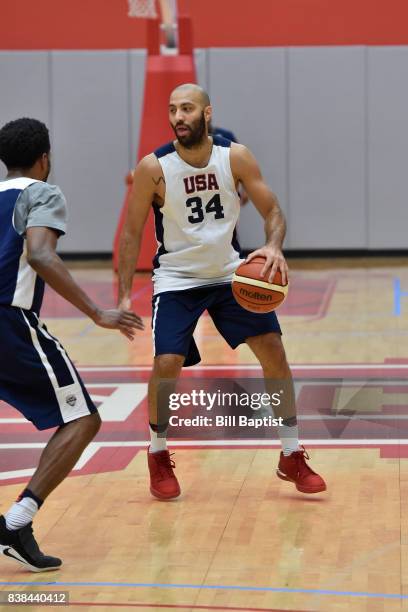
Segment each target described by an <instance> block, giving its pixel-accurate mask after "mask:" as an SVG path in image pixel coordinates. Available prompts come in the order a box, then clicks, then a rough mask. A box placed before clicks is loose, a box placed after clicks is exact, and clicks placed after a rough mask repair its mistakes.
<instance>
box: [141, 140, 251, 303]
mask: <svg viewBox="0 0 408 612" xmlns="http://www.w3.org/2000/svg"><path fill="white" fill-rule="evenodd" d="M230 147H231V142H230V141H229V140H226V139H225V138H222V137H220V136H214V138H213V147H212V152H211V157H210V159H209V162H208V164H207V166H205V168H196V167H194V166H190V165H189V164H188V163H187V162H185V161H184V160H183V159H181V157H180V156H179V155H178V153H177V151H176V148H175V146H174V144H173V143H169V144H167V145H164V146H163V147H161V148H160V149H157V150H156V151H155V155H156V157H157V159H158V161H159V163H160V165H161V167H162V171H163V176H164V179H165V181H166V195H165V200H164V204H163V206H161V207H160V206H159V205H158V204H157V203H153V209H154V216H155V227H156V239H157V243H158V250H157V253H156V256H155V258H154V260H153V266H154V273H153V282H154V294H155V295H157V294H158V293H163V292H164V291H180V290H183V289H191V288H194V287H202V286H205V285H214V284H221V283H229V282H231V279H232V275H233V273H234V272H235V270H236V268H237V266H238V265H239V263H240V260H241V258H240V248H239V244H238V241H237V238H236V229H235V227H236V224H237V221H238V217H239V210H240V200H239V196H238V193H237V190H236V186H235V181H234V177H233V175H232V171H231V165H230Z"/></svg>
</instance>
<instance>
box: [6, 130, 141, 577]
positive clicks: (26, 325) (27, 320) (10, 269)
mask: <svg viewBox="0 0 408 612" xmlns="http://www.w3.org/2000/svg"><path fill="white" fill-rule="evenodd" d="M0 159H1V161H2V162H3V163H4V164H5V165H6V167H7V170H8V174H7V177H6V179H5V180H4V181H0V343H1V350H0V399H2V400H5V401H6V402H8V403H9V404H11V405H12V406H14V407H15V408H17V410H19V411H20V412H21V413H22V414H23V415H24V416H25V418H26V419H28V420H29V421H31V422H32V423H33V424H34V425H35V426H36V427H37V429H41V430H42V429H49V428H51V427H53V428H54V427H56V428H57V430H56V431H55V432H54V434H53V435H52V437H51V439H50V440H49V442H48V444H47V446H46V447H45V449H44V451H43V453H42V455H41V458H40V462H39V465H38V468H37V470H36V471H35V473H34V475H33V477H32V478H31V480H30V482H29V483H28V485H27V487H26V488H25V489H24V491H23V492H22V493H21V495H20V497H19V498H18V500H17V501H16V502H15V503H14V504H13V505H12V506H11V508H10V509H9V510H8V512H6V514H5V515H4V516H0V552H2V553H3V555H5V556H6V557H8V558H10V559H13V560H15V561H17V562H19V563H21V564H22V565H23V566H24V567H25V568H26V569H29V570H31V571H34V572H39V571H45V570H53V569H58V568H59V567H60V565H61V563H62V561H61V560H60V559H57V558H55V557H50V556H47V555H44V554H43V553H42V552H41V551H40V549H39V547H38V544H37V542H36V540H35V538H34V535H33V529H32V521H33V518H34V516H35V514H36V513H37V511H38V510H39V508H40V507H41V506H42V504H43V502H44V500H45V499H46V498H47V497H48V495H49V494H50V493H51V491H53V490H54V489H55V488H56V487H57V485H58V484H59V483H60V482H61V481H62V480H63V479H64V478H65V477H66V476H67V475H68V474H69V472H70V471H71V470H72V468H73V467H74V465H75V463H76V462H77V460H78V459H79V457H80V456H81V454H82V451H83V450H84V449H85V447H86V446H87V445H88V444H89V442H90V441H91V440H92V439H93V437H94V436H95V435H96V433H97V432H98V430H99V427H100V424H101V419H100V417H99V414H98V411H97V409H96V407H95V405H94V404H93V402H92V400H91V398H90V397H89V395H88V393H87V391H86V389H85V387H84V385H83V382H82V381H81V379H80V377H79V375H78V373H77V371H76V369H75V367H74V365H73V363H72V362H71V361H70V359H69V357H68V355H67V354H66V352H65V350H64V348H63V347H62V346H61V344H60V343H59V342H58V340H57V339H56V338H54V337H53V336H51V334H50V333H49V332H48V330H47V328H46V326H45V325H44V324H43V323H42V322H41V320H40V319H39V312H40V308H41V302H42V297H43V292H44V281H45V282H46V283H48V284H49V285H50V286H51V287H52V288H53V289H54V290H55V291H56V292H57V293H59V294H60V295H62V296H63V297H64V298H65V299H66V300H68V301H69V302H71V304H73V305H74V306H76V307H77V308H78V309H79V310H81V311H82V312H83V313H84V314H86V315H87V316H88V317H90V318H91V319H92V320H93V321H94V323H96V325H99V326H101V327H105V328H108V329H118V330H120V331H121V332H122V333H123V334H124V335H125V336H126V337H127V338H129V340H132V339H133V337H134V333H135V329H142V327H143V326H142V322H141V319H140V318H139V317H138V316H136V315H135V314H133V313H131V312H123V311H120V310H100V309H99V308H98V307H97V306H96V305H95V304H94V303H93V302H92V300H90V298H89V297H88V296H87V295H86V294H85V293H84V292H83V291H82V289H81V288H80V287H79V286H78V285H77V284H76V282H75V281H74V279H73V278H72V277H71V275H70V273H69V272H68V270H67V269H66V267H65V265H64V264H63V262H62V261H61V259H60V258H59V257H58V255H57V254H56V252H55V249H56V246H57V241H58V237H59V236H61V235H62V234H64V233H65V229H66V202H65V198H64V196H63V194H62V192H61V191H60V189H59V188H58V187H56V186H55V185H48V184H47V182H46V181H47V177H48V174H49V172H50V140H49V135H48V130H47V128H46V126H45V125H44V124H43V123H41V122H40V121H37V120H35V119H27V118H23V119H17V120H16V121H11V122H10V123H7V124H6V125H5V126H4V127H3V128H2V129H1V130H0Z"/></svg>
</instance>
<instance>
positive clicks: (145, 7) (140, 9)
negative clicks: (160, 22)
mask: <svg viewBox="0 0 408 612" xmlns="http://www.w3.org/2000/svg"><path fill="white" fill-rule="evenodd" d="M128 3H129V11H128V16H129V17H141V18H144V19H156V18H157V17H158V14H157V11H156V0H128Z"/></svg>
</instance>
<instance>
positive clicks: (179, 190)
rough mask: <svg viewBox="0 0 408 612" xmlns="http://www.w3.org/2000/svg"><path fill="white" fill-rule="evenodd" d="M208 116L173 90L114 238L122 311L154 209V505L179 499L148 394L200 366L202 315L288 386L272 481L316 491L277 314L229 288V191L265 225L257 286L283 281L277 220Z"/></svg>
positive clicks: (281, 228) (203, 102)
mask: <svg viewBox="0 0 408 612" xmlns="http://www.w3.org/2000/svg"><path fill="white" fill-rule="evenodd" d="M211 113H212V109H211V105H210V100H209V97H208V94H207V93H206V92H205V91H204V90H203V89H201V88H200V87H198V86H197V85H191V84H185V85H181V86H180V87H177V88H176V89H175V90H174V91H173V92H172V94H171V96H170V104H169V117H170V123H171V126H172V128H173V130H174V133H175V135H176V140H175V141H174V142H170V143H168V144H166V145H164V146H163V147H161V148H159V149H157V150H156V151H155V152H154V153H152V154H150V155H147V156H146V157H145V158H143V159H142V160H141V161H140V163H139V164H138V166H137V167H136V170H135V172H134V180H133V188H132V192H131V196H130V202H129V210H128V214H127V219H126V222H125V225H124V228H123V231H122V235H121V241H120V254H119V298H120V307H121V308H123V309H129V308H130V293H131V287H132V279H133V274H134V269H135V262H136V261H137V258H138V255H139V250H140V243H141V238H142V232H143V227H144V224H145V222H146V219H147V215H148V213H149V210H150V207H151V206H153V210H154V215H155V224H156V237H157V240H158V243H159V248H158V251H157V254H156V256H155V258H154V274H153V282H154V296H153V318H152V327H153V341H154V350H155V358H154V365H153V372H152V376H151V379H150V382H149V415H150V433H151V444H150V448H149V450H148V465H149V470H150V479H151V489H150V490H151V492H152V494H153V495H155V496H156V497H158V498H161V499H170V498H173V497H177V496H178V495H179V493H180V488H179V484H178V482H177V479H176V477H175V475H174V472H173V467H174V463H173V462H172V460H171V459H170V456H169V452H168V450H167V447H166V438H165V437H164V436H163V434H164V433H165V428H166V424H164V427H163V426H158V424H157V423H158V421H157V399H156V391H157V386H158V383H159V381H160V380H161V379H177V377H178V376H179V374H180V371H181V368H182V367H183V366H189V365H194V364H196V363H198V362H199V361H200V355H199V353H198V350H197V346H196V344H195V342H194V339H193V332H194V329H195V326H196V324H197V321H198V319H199V317H200V316H201V314H202V313H203V312H204V311H205V310H208V313H209V314H210V316H211V317H212V319H213V321H214V323H215V326H216V327H217V329H218V331H219V332H220V333H221V335H222V336H223V337H224V339H225V340H226V341H227V342H228V344H229V345H230V346H231V347H232V348H236V347H237V346H238V345H239V344H241V343H243V342H246V343H247V345H248V346H249V347H250V348H251V349H252V351H253V352H254V354H255V356H256V357H257V358H258V360H259V362H260V364H261V366H262V369H263V372H264V376H265V378H266V379H274V380H281V381H282V380H284V381H287V388H288V389H290V390H291V391H290V393H289V395H290V396H291V400H290V401H286V402H285V404H286V406H285V414H283V415H282V416H284V417H285V418H284V426H283V427H279V428H278V429H279V433H280V437H281V441H282V452H281V456H280V461H279V466H278V470H277V474H278V476H279V477H280V478H283V479H285V480H290V481H292V482H294V483H295V485H296V488H297V489H298V490H299V491H302V492H305V493H317V492H320V491H324V490H325V488H326V485H325V483H324V481H323V479H322V478H321V477H320V476H319V475H318V474H316V473H315V472H313V471H312V470H311V469H310V467H309V466H308V465H307V463H306V461H305V459H307V458H308V456H307V454H306V452H305V450H304V448H300V447H299V442H298V427H297V421H296V407H295V401H294V393H293V384H292V379H291V373H290V370H289V366H288V364H287V361H286V356H285V351H284V348H283V345H282V341H281V330H280V327H279V323H278V320H277V317H276V315H275V313H274V312H272V313H267V314H254V313H250V312H248V311H246V310H245V309H243V308H242V307H241V306H239V305H238V304H237V302H236V301H235V299H234V297H233V295H232V290H231V279H232V275H233V272H234V271H235V269H236V268H237V266H238V265H239V263H240V261H241V260H240V254H239V245H238V243H237V241H236V236H235V226H236V224H237V221H238V216H239V208H240V206H239V197H238V194H237V185H238V184H239V183H242V184H243V186H244V188H245V190H246V192H247V193H248V196H249V198H250V199H251V200H252V202H253V203H254V205H255V206H256V208H257V209H258V211H259V212H260V214H261V215H262V216H263V218H264V220H265V233H266V244H265V246H264V247H262V248H260V249H258V250H256V251H254V252H253V253H251V255H249V257H248V260H250V259H252V258H253V257H255V256H256V255H261V256H264V257H265V258H266V263H265V267H264V271H263V272H264V276H265V279H267V280H269V281H271V280H272V279H273V277H274V275H275V272H276V270H278V269H279V270H280V272H281V274H282V280H283V283H284V284H285V282H286V277H287V274H288V268H287V265H286V261H285V259H284V256H283V254H282V250H281V249H282V243H283V239H284V236H285V230H286V226H285V220H284V217H283V215H282V212H281V209H280V207H279V203H278V200H277V198H276V196H275V195H274V194H273V193H272V192H271V191H270V189H269V188H268V186H267V185H266V184H265V182H264V181H263V179H262V176H261V173H260V170H259V167H258V164H257V162H256V160H255V158H254V156H253V155H252V154H251V153H250V151H249V150H248V149H247V148H246V147H244V146H243V145H240V144H236V143H231V142H230V141H229V140H226V139H224V138H222V137H219V136H214V137H211V136H209V135H208V124H209V121H210V120H211ZM163 429H164V431H163ZM158 434H159V435H158Z"/></svg>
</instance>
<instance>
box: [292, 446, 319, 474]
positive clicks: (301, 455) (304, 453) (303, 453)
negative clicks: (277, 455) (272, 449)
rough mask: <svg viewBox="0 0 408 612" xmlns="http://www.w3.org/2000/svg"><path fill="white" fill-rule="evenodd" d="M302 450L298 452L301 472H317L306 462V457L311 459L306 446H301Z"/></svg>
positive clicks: (297, 457) (297, 456)
mask: <svg viewBox="0 0 408 612" xmlns="http://www.w3.org/2000/svg"><path fill="white" fill-rule="evenodd" d="M300 449H301V450H298V451H297V452H296V462H297V466H298V470H299V474H302V473H303V474H305V473H307V474H315V473H316V472H314V471H313V470H312V468H311V467H310V466H309V465H308V464H307V463H306V459H310V457H309V454H308V452H307V450H306V449H305V447H304V446H301V447H300Z"/></svg>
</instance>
